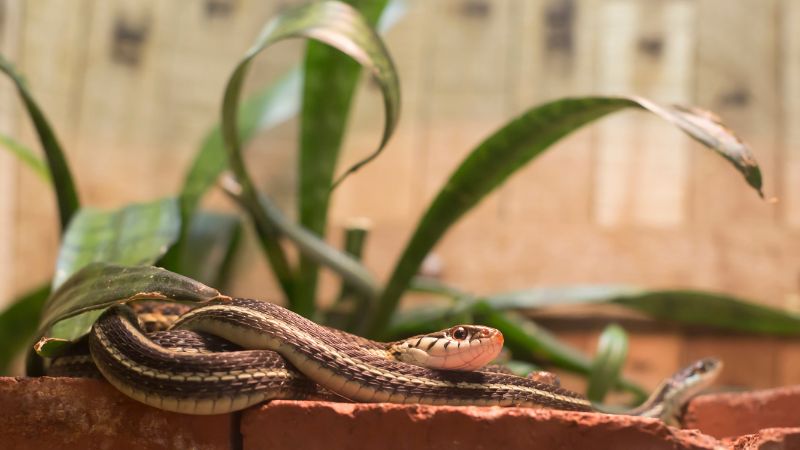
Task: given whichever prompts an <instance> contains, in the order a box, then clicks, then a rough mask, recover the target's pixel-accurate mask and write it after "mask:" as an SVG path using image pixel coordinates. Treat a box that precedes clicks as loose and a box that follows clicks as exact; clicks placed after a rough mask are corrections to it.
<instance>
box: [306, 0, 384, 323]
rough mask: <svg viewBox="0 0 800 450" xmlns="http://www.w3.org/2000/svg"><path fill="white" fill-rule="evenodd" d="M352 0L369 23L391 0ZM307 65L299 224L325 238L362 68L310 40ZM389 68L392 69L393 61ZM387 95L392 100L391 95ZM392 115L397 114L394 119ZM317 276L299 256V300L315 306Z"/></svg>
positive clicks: (310, 264)
mask: <svg viewBox="0 0 800 450" xmlns="http://www.w3.org/2000/svg"><path fill="white" fill-rule="evenodd" d="M349 3H350V4H351V5H352V6H353V7H355V8H357V9H358V10H359V11H361V13H362V14H363V15H364V19H366V21H367V22H368V23H369V24H374V23H375V22H376V20H377V18H378V15H379V13H380V11H381V10H382V9H383V8H384V6H385V5H386V0H350V1H349ZM387 61H389V60H388V57H387ZM359 62H360V61H359ZM305 67H306V79H305V84H304V86H303V113H302V115H301V120H300V155H299V156H300V157H299V169H300V170H299V172H298V174H299V179H298V196H297V202H298V203H297V209H298V211H299V218H300V224H301V225H303V227H305V228H306V229H308V230H309V231H311V232H312V233H315V234H317V235H319V236H323V237H324V236H325V226H326V223H327V218H328V206H329V202H330V195H331V185H332V181H333V174H334V171H335V170H336V163H337V161H338V160H339V153H340V150H341V145H342V139H343V136H344V132H345V130H346V129H347V120H348V118H349V115H350V106H351V103H352V99H353V93H354V92H355V87H356V84H357V82H358V78H359V75H360V73H361V67H360V66H359V64H358V63H356V62H355V61H353V60H351V59H350V58H349V57H348V55H344V54H342V53H340V52H339V51H337V50H336V49H334V48H331V47H328V46H326V45H323V44H322V43H317V42H309V43H308V46H307V48H306V57H305ZM389 69H391V70H393V68H391V61H389ZM384 92H386V91H384ZM398 95H399V94H398ZM386 98H387V99H388V96H387V97H386ZM399 104H400V102H399V96H398V97H397V98H396V101H395V102H394V105H393V107H392V108H390V107H389V106H388V103H387V108H386V119H387V120H386V128H385V129H384V134H383V138H382V142H381V145H380V147H379V148H378V151H377V152H379V151H380V150H381V148H383V146H384V145H385V143H386V140H387V139H388V138H389V135H390V134H391V129H392V128H394V121H395V120H396V117H397V115H396V114H397V111H396V109H397V108H399ZM391 114H394V115H395V118H394V120H392V118H391ZM377 152H375V154H376V155H377ZM369 159H371V157H370V158H368V159H367V160H364V161H362V162H361V163H358V164H356V166H354V167H353V168H351V169H350V170H351V171H354V170H356V169H357V168H358V167H360V166H361V164H363V163H366V162H367V161H368V160H369ZM348 173H350V172H349V171H348V172H345V176H346V175H347V174H348ZM318 276H319V271H318V266H317V264H316V263H315V262H314V261H313V260H311V259H309V258H307V257H302V258H300V272H299V274H298V283H297V302H298V303H299V304H300V305H310V304H312V303H313V302H314V298H315V296H316V291H317V278H318ZM302 307H307V306H302Z"/></svg>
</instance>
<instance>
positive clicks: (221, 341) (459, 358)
mask: <svg viewBox="0 0 800 450" xmlns="http://www.w3.org/2000/svg"><path fill="white" fill-rule="evenodd" d="M226 346H227V347H226ZM501 346H502V335H501V334H499V332H497V331H496V330H493V329H488V328H485V327H479V326H468V325H464V326H458V327H453V328H450V329H448V330H443V331H442V332H439V333H433V334H430V335H425V336H416V337H414V338H411V339H407V340H404V341H398V342H393V343H381V342H376V341H372V340H369V339H365V338H361V337H358V336H354V335H351V334H349V333H345V332H343V331H339V330H335V329H331V328H327V327H324V326H321V325H319V324H316V323H314V322H312V321H310V320H308V319H306V318H304V317H302V316H299V315H297V314H295V313H293V312H291V311H289V310H287V309H284V308H282V307H280V306H277V305H274V304H271V303H266V302H262V301H258V300H248V299H224V300H215V301H213V302H211V303H209V304H206V305H204V306H202V307H199V308H197V309H193V310H190V311H188V312H186V313H185V314H183V315H181V316H180V317H178V319H177V321H176V322H175V323H174V324H173V325H172V327H171V329H170V331H168V332H159V333H153V334H150V335H148V334H146V333H145V332H144V330H143V329H142V328H141V326H140V319H139V318H138V317H137V315H136V314H135V313H134V312H133V310H131V309H130V308H129V307H128V306H125V305H117V306H114V307H112V308H110V309H109V310H108V311H106V312H105V313H104V314H103V315H102V316H101V318H100V319H99V320H98V321H97V322H96V323H95V325H94V327H93V329H92V333H91V334H90V337H89V349H90V351H91V356H92V359H93V361H94V363H95V364H96V366H97V368H98V369H99V371H100V372H101V373H102V375H103V376H104V377H105V378H106V379H107V380H108V381H109V382H110V383H111V384H112V385H114V386H115V387H117V388H118V389H119V390H120V391H122V392H123V393H125V394H126V395H128V396H130V397H132V398H134V399H136V400H139V401H141V402H144V403H146V404H149V405H151V406H155V407H158V408H161V409H165V410H169V411H175V412H181V413H188V414H219V413H226V412H230V411H236V410H240V409H243V408H246V407H248V406H251V405H254V404H257V403H260V402H262V401H265V400H270V399H278V398H294V399H302V398H309V397H323V398H329V397H337V396H338V397H343V398H344V399H347V400H351V401H357V402H393V403H423V404H434V405H487V406H489V405H495V406H521V407H532V408H554V409H563V410H574V411H595V409H594V408H593V406H592V404H591V403H590V402H589V401H588V400H586V399H585V398H583V397H582V396H581V395H579V394H576V393H574V392H571V391H568V390H566V389H562V388H560V387H558V386H556V385H553V384H548V383H543V382H540V381H536V380H534V379H530V378H523V377H518V376H515V375H511V374H507V373H500V372H496V371H486V370H484V371H482V370H474V369H475V368H477V367H481V366H483V365H484V364H485V363H487V362H488V361H489V360H490V359H492V358H493V357H494V355H496V354H497V352H498V351H499V350H500V347H501ZM418 363H424V364H433V367H438V368H429V367H421V366H419V365H416V364H418ZM719 366H720V364H719V362H718V361H716V360H704V361H702V362H699V363H697V364H695V365H693V366H692V367H690V368H687V369H686V370H685V371H683V372H681V373H679V374H676V376H674V377H672V378H671V379H670V381H669V383H667V384H666V385H665V386H664V387H662V388H660V389H659V390H657V391H656V393H654V395H653V396H652V397H651V399H650V401H649V402H648V403H646V404H645V405H643V407H641V408H639V409H638V410H636V411H631V412H630V413H632V414H636V415H642V416H655V417H665V418H670V417H672V415H673V414H674V412H675V409H676V408H680V406H681V405H682V403H683V402H684V401H685V400H686V399H685V398H684V397H685V396H686V394H687V393H689V392H690V393H692V394H693V393H695V392H696V391H697V390H698V388H699V387H703V386H705V385H707V384H708V383H709V381H710V380H712V379H713V377H714V376H715V375H716V373H717V372H718V371H719V368H720V367H719ZM454 368H456V369H457V368H461V369H465V370H442V369H454Z"/></svg>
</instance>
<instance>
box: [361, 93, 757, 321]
mask: <svg viewBox="0 0 800 450" xmlns="http://www.w3.org/2000/svg"><path fill="white" fill-rule="evenodd" d="M631 107H633V108H643V109H646V110H647V111H649V112H652V113H654V114H656V115H657V116H659V117H661V118H663V119H665V120H667V121H668V122H670V123H672V124H674V125H676V126H677V127H678V128H680V129H681V130H682V131H684V132H685V133H687V134H688V135H689V136H691V137H693V138H694V139H696V140H698V141H699V142H701V143H703V144H704V145H706V146H707V147H709V148H711V149H713V150H714V151H716V152H718V153H720V154H721V155H723V156H724V157H725V158H726V159H727V160H728V161H730V162H731V163H732V164H733V165H734V167H735V168H736V169H737V170H739V171H740V172H741V173H742V174H743V175H744V176H745V179H746V180H747V181H748V183H750V185H751V186H753V188H754V189H756V190H757V192H758V193H759V195H761V172H760V170H759V168H758V166H757V165H756V163H755V159H754V158H753V156H752V154H751V153H750V151H749V150H748V149H747V147H745V146H744V145H743V144H742V143H741V141H739V139H738V138H736V136H734V135H733V134H732V133H730V132H729V131H728V130H727V129H726V128H724V127H723V126H722V125H721V124H719V123H718V122H716V121H714V120H711V119H710V117H711V115H710V113H705V112H701V111H699V110H687V109H685V108H681V107H664V106H661V105H657V104H655V103H653V102H651V101H649V100H645V99H642V98H638V97H630V98H628V97H585V98H567V99H562V100H556V101H553V102H550V103H546V104H544V105H541V106H539V107H536V108H533V109H531V110H529V111H527V112H525V113H524V114H522V115H521V116H519V117H518V118H516V119H514V120H512V121H511V122H509V123H508V124H507V125H505V126H504V127H502V128H501V129H500V130H498V131H497V132H495V133H494V134H493V135H492V136H490V137H489V138H487V139H486V140H484V141H483V142H482V143H481V144H480V145H478V147H477V148H475V150H473V151H472V152H471V153H470V155H469V156H468V157H467V158H466V159H465V160H464V161H463V162H462V163H461V165H460V166H459V167H458V168H457V169H456V171H455V172H454V173H453V174H452V175H451V176H450V179H449V180H448V181H447V182H446V183H445V185H444V187H442V189H441V190H440V191H439V193H438V195H437V196H436V198H435V199H434V200H433V202H432V203H431V205H430V206H429V207H428V209H427V210H426V212H425V214H424V215H423V217H422V219H421V220H420V222H419V224H418V225H417V228H416V230H415V231H414V234H413V235H412V237H411V240H410V241H409V243H408V244H407V245H406V248H405V250H404V251H403V253H402V255H401V257H400V259H399V261H398V263H397V265H396V266H395V270H394V272H393V273H392V276H391V277H390V279H389V282H388V284H387V287H386V289H385V290H384V292H383V294H382V295H381V299H380V301H379V303H378V307H377V308H376V310H375V311H374V312H373V314H372V317H371V321H370V324H369V327H368V329H367V334H368V335H370V336H375V335H378V334H380V332H381V330H382V329H383V328H384V327H385V326H386V324H387V323H388V322H389V319H390V317H391V315H392V313H393V312H394V310H395V308H396V307H397V303H398V301H399V299H400V296H401V295H402V294H403V292H405V290H406V288H407V287H408V284H409V282H410V280H411V278H412V277H413V276H414V274H415V273H416V272H417V270H418V268H419V266H420V264H421V263H422V261H423V259H424V258H425V256H426V255H427V254H428V253H429V252H430V251H431V249H432V248H433V246H434V245H435V244H436V243H437V242H438V241H439V239H441V237H442V236H443V235H444V234H445V232H446V231H447V230H448V229H449V228H450V226H452V225H453V224H454V223H455V222H456V221H457V220H458V219H459V218H461V217H462V216H463V215H464V214H466V212H467V211H469V210H470V209H472V207H474V206H475V205H477V204H478V203H479V202H480V200H481V199H483V198H484V197H485V196H486V195H487V194H489V193H490V192H491V191H492V190H494V189H495V188H496V187H498V186H500V185H501V184H502V183H503V182H504V181H505V180H506V179H507V178H508V177H509V176H510V175H511V174H512V173H514V172H515V171H516V170H517V169H519V168H521V167H523V166H524V165H525V164H527V163H528V162H530V161H531V160H532V159H533V158H535V157H536V156H538V155H540V154H541V153H542V152H543V151H544V150H546V149H548V148H549V147H550V146H551V145H552V144H554V143H555V142H557V141H558V140H559V139H561V138H562V137H564V136H566V135H568V134H570V133H571V132H572V131H574V130H576V129H578V128H580V127H581V126H583V125H585V124H587V123H589V122H592V121H593V120H596V119H598V118H600V117H603V116H605V115H607V114H610V113H612V112H615V111H619V110H621V109H625V108H631Z"/></svg>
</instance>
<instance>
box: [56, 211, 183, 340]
mask: <svg viewBox="0 0 800 450" xmlns="http://www.w3.org/2000/svg"><path fill="white" fill-rule="evenodd" d="M179 228H180V213H179V210H178V204H177V201H176V200H175V199H170V198H167V199H162V200H157V201H154V202H150V203H143V204H133V205H128V206H126V207H124V208H122V209H119V210H114V211H102V210H97V209H91V208H83V209H81V210H80V211H78V213H77V214H76V215H75V217H74V218H73V220H72V221H71V222H70V225H69V227H68V228H67V231H66V233H65V234H64V242H63V243H62V245H61V249H60V251H59V255H58V261H57V262H56V274H55V276H54V277H53V295H52V296H51V297H50V298H49V299H48V300H47V301H46V303H45V306H44V311H43V316H42V323H43V324H46V326H47V328H49V327H51V326H53V324H54V323H55V322H56V321H58V322H59V323H58V325H57V326H58V329H57V330H55V331H54V333H55V334H54V336H56V337H62V336H69V339H68V340H73V338H77V337H80V336H83V335H84V334H86V333H87V332H88V331H89V329H90V328H91V326H92V324H93V323H94V321H95V320H96V319H97V317H99V315H100V314H101V313H102V311H90V312H87V313H86V314H83V315H78V316H76V317H68V318H67V317H64V316H62V315H63V313H64V311H65V310H66V309H69V308H71V307H72V305H73V302H74V301H75V299H73V298H71V297H63V296H61V295H56V294H58V293H63V292H65V291H64V290H63V289H61V287H62V283H64V281H65V280H67V279H69V278H70V277H72V276H73V274H75V273H77V272H78V271H80V270H81V269H83V268H84V267H86V266H87V265H89V264H91V263H95V262H101V263H113V264H125V265H149V264H153V263H155V262H156V261H157V260H158V259H159V258H160V257H161V256H163V255H164V253H165V252H166V251H167V249H168V248H169V246H170V245H172V243H173V242H175V240H176V239H177V238H178V233H179ZM90 273H91V272H90ZM91 309H92V308H89V309H88V310H91ZM51 322H52V323H51ZM42 331H44V329H42Z"/></svg>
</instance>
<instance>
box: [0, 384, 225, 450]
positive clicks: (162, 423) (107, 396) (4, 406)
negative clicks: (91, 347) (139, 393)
mask: <svg viewBox="0 0 800 450" xmlns="http://www.w3.org/2000/svg"><path fill="white" fill-rule="evenodd" d="M0 417H1V419H0V420H2V426H0V448H2V449H7V450H12V449H39V448H41V449H56V448H57V449H88V448H91V449H124V448H137V449H203V450H211V449H224V448H229V447H230V439H231V436H232V434H231V430H232V428H231V426H232V420H231V416H230V415H218V416H189V415H184V414H175V413H170V412H166V411H161V410H158V409H155V408H151V407H149V406H146V405H144V404H141V403H138V402H136V401H134V400H130V399H128V398H127V397H125V396H124V395H122V394H121V393H119V392H117V391H116V390H115V389H114V388H113V387H111V386H110V385H109V384H107V383H105V382H103V381H99V380H89V379H78V378H48V377H43V378H0Z"/></svg>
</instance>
